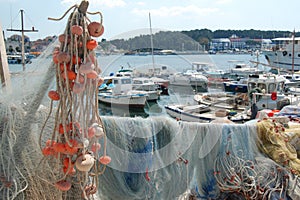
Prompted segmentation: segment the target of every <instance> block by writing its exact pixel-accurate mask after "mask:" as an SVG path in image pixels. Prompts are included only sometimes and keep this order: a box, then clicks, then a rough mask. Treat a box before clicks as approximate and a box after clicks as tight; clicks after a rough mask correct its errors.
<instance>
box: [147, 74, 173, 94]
mask: <svg viewBox="0 0 300 200" xmlns="http://www.w3.org/2000/svg"><path fill="white" fill-rule="evenodd" d="M150 79H151V80H152V81H153V82H154V84H155V85H156V87H157V88H158V90H160V92H161V93H160V94H161V95H168V94H169V92H168V89H169V84H170V81H169V80H166V79H163V78H159V77H155V76H154V77H150Z"/></svg>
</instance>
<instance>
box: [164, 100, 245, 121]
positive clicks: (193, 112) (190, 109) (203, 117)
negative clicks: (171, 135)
mask: <svg viewBox="0 0 300 200" xmlns="http://www.w3.org/2000/svg"><path fill="white" fill-rule="evenodd" d="M165 109H166V112H167V113H168V114H169V115H170V116H171V117H173V118H176V119H177V120H181V121H188V122H200V123H209V122H212V121H214V120H217V119H222V120H230V121H232V122H236V123H243V122H246V121H248V120H250V116H249V115H248V114H247V113H246V112H239V113H238V112H236V111H230V110H227V109H214V108H212V107H210V106H207V105H204V104H199V105H182V104H175V105H166V106H165Z"/></svg>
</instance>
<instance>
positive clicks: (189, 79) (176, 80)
mask: <svg viewBox="0 0 300 200" xmlns="http://www.w3.org/2000/svg"><path fill="white" fill-rule="evenodd" d="M169 81H170V85H171V86H179V87H189V88H193V89H194V90H196V91H197V92H207V90H208V79H207V77H206V76H204V75H203V74H202V73H199V72H197V71H196V70H187V71H186V72H184V73H175V74H173V75H171V76H169Z"/></svg>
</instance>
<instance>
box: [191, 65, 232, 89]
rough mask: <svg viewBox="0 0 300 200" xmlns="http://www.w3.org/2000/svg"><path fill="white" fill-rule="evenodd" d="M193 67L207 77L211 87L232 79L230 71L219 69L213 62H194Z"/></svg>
mask: <svg viewBox="0 0 300 200" xmlns="http://www.w3.org/2000/svg"><path fill="white" fill-rule="evenodd" d="M192 69H194V70H196V71H197V72H200V73H201V74H203V75H204V76H206V77H207V79H208V84H209V87H219V86H223V83H224V82H227V81H230V79H228V76H229V72H226V71H225V70H222V69H218V68H217V67H216V66H215V65H214V64H212V63H207V62H192Z"/></svg>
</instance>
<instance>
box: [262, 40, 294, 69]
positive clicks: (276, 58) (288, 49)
mask: <svg viewBox="0 0 300 200" xmlns="http://www.w3.org/2000/svg"><path fill="white" fill-rule="evenodd" d="M272 42H273V43H274V46H273V47H272V48H271V49H264V50H262V53H263V54H264V55H265V58H266V60H267V61H268V63H269V65H270V66H271V67H275V68H281V69H286V70H290V71H293V70H294V71H299V70H300V37H290V38H274V39H272ZM293 52H294V54H293Z"/></svg>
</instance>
